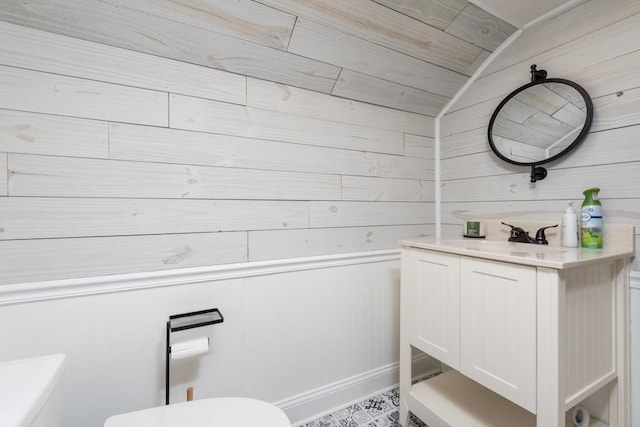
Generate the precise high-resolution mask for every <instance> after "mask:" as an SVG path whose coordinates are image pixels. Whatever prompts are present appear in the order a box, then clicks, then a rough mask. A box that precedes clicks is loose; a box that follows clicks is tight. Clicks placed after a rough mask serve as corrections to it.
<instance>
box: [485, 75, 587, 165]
mask: <svg viewBox="0 0 640 427" xmlns="http://www.w3.org/2000/svg"><path fill="white" fill-rule="evenodd" d="M586 117H587V109H586V103H585V99H584V98H583V96H582V95H581V94H580V92H578V90H577V89H575V88H574V87H572V86H570V85H568V84H565V83H558V82H546V83H541V84H537V85H533V86H530V87H528V88H527V89H525V90H523V91H521V92H519V93H518V94H516V95H515V96H513V97H512V98H511V99H510V100H509V101H508V102H507V103H506V104H505V105H504V106H503V107H502V109H501V110H500V112H499V114H498V115H497V116H496V118H495V121H494V123H493V128H492V138H493V141H494V144H495V145H496V148H497V149H498V150H500V152H501V153H502V154H503V155H504V156H505V157H508V158H509V159H511V160H513V161H516V162H523V163H527V162H540V161H541V160H544V159H548V158H551V157H553V156H555V155H556V154H558V153H560V152H562V151H563V150H564V149H566V148H567V147H569V146H570V145H571V144H572V143H573V142H574V141H575V139H576V137H577V136H578V135H579V134H580V132H581V131H582V128H583V126H584V124H585V120H586Z"/></svg>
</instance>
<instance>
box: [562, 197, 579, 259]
mask: <svg viewBox="0 0 640 427" xmlns="http://www.w3.org/2000/svg"><path fill="white" fill-rule="evenodd" d="M578 243H579V242H578V215H576V213H575V211H574V210H573V202H569V206H568V207H567V210H566V211H565V212H564V215H562V246H564V247H567V248H577V247H578Z"/></svg>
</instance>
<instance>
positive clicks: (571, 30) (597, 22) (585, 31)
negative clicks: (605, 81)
mask: <svg viewBox="0 0 640 427" xmlns="http://www.w3.org/2000/svg"><path fill="white" fill-rule="evenodd" d="M637 13H640V4H638V2H637V1H635V0H616V1H615V2H611V1H607V0H592V1H588V2H584V3H582V4H580V5H578V6H576V7H575V8H573V9H571V10H568V11H567V12H565V13H563V14H562V15H560V16H558V17H555V18H554V19H551V20H549V21H547V22H544V23H542V24H540V25H537V26H535V27H534V28H531V29H530V30H529V31H526V32H525V33H524V34H522V35H521V36H520V37H519V38H518V42H517V43H514V44H512V45H511V46H508V47H507V48H506V49H505V50H504V52H503V53H502V54H501V55H500V57H499V58H496V60H495V61H493V62H492V63H491V64H489V66H488V67H487V68H486V69H485V70H484V71H483V73H482V75H483V76H485V75H489V74H492V73H495V72H496V71H498V70H501V69H503V68H505V67H507V66H509V65H511V64H514V63H518V62H521V61H525V60H528V59H529V58H530V57H532V56H537V55H539V54H541V53H542V52H545V51H547V50H549V49H551V48H554V47H556V46H562V45H563V44H566V43H568V42H570V41H573V40H577V39H580V38H581V37H585V36H589V35H590V34H591V33H593V32H594V31H596V30H598V29H600V28H604V27H606V26H608V25H611V24H614V23H616V22H618V21H622V20H623V19H625V18H627V17H630V16H632V15H635V14H637ZM585 17H588V19H585ZM523 46H526V49H523ZM574 68H575V64H574ZM554 74H555V73H554Z"/></svg>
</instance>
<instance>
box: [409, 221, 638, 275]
mask: <svg viewBox="0 0 640 427" xmlns="http://www.w3.org/2000/svg"><path fill="white" fill-rule="evenodd" d="M503 234H504V233H503ZM503 234H501V235H497V234H496V233H494V234H493V236H490V235H489V233H488V235H487V238H486V239H477V238H467V237H462V236H443V237H440V238H436V237H415V238H407V239H403V240H400V244H401V245H402V246H403V247H414V248H420V249H428V250H432V251H438V252H447V253H451V254H458V255H466V256H471V257H476V258H484V259H490V260H496V261H505V262H511V263H516V264H523V265H531V266H535V267H549V268H554V269H558V270H561V269H565V268H571V267H578V266H580V265H582V264H585V263H589V262H594V261H608V260H612V259H617V258H629V257H632V256H633V255H634V237H635V236H634V227H633V226H632V225H627V224H621V225H609V226H607V228H605V244H604V248H602V249H585V248H565V247H562V246H560V245H558V244H557V243H550V244H549V245H539V244H533V243H518V242H509V241H507V238H508V234H504V235H503ZM498 237H500V238H501V239H500V240H499V239H497V238H498Z"/></svg>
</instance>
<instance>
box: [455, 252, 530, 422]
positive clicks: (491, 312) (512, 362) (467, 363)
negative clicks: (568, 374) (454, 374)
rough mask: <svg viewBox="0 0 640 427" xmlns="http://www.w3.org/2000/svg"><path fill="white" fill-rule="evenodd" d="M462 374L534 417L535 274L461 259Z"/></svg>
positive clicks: (527, 269) (513, 266)
mask: <svg viewBox="0 0 640 427" xmlns="http://www.w3.org/2000/svg"><path fill="white" fill-rule="evenodd" d="M460 280H461V282H460V310H461V313H460V371H461V372H462V373H463V374H465V375H467V376H468V377H469V378H471V379H473V380H475V381H476V382H478V383H480V384H482V385H484V386H485V387H487V388H489V389H491V390H493V391H495V392H496V393H498V394H500V395H502V396H504V397H505V398H507V399H509V400H511V401H512V402H515V403H516V404H518V405H520V406H522V407H523V408H525V409H527V410H528V411H530V412H533V413H535V412H536V269H535V268H534V267H528V266H521V265H517V264H508V263H502V262H496V261H488V260H480V259H476V258H466V257H462V259H461V260H460Z"/></svg>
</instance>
